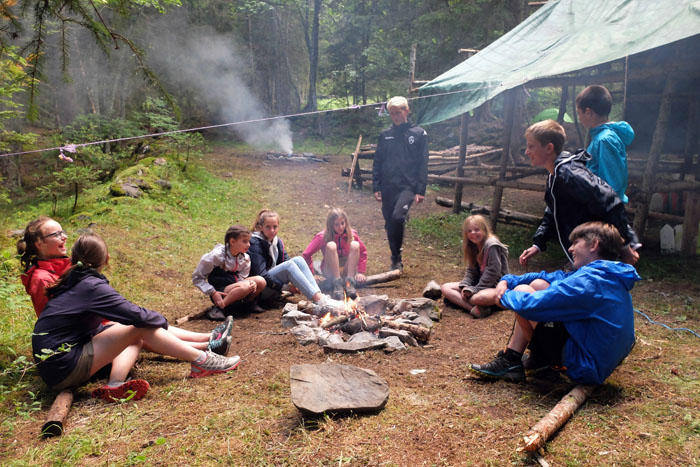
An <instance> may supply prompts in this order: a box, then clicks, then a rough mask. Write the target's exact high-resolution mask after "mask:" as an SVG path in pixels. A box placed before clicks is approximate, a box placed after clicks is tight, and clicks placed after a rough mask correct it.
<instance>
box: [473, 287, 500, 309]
mask: <svg viewBox="0 0 700 467" xmlns="http://www.w3.org/2000/svg"><path fill="white" fill-rule="evenodd" d="M469 303H471V304H472V305H479V306H490V305H497V304H498V297H497V296H496V289H495V288H494V289H484V290H480V291H478V292H477V293H475V294H474V295H472V296H471V298H469Z"/></svg>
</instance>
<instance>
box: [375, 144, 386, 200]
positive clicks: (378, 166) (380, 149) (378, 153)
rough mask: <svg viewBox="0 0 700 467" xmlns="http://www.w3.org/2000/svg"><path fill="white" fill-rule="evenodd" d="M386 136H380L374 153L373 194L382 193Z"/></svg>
mask: <svg viewBox="0 0 700 467" xmlns="http://www.w3.org/2000/svg"><path fill="white" fill-rule="evenodd" d="M382 141H384V134H383V133H381V134H380V135H379V141H378V142H377V149H376V150H375V151H374V161H373V163H372V192H374V193H376V192H378V191H382V183H381V181H382V163H383V162H384V158H385V156H384V144H383V143H382Z"/></svg>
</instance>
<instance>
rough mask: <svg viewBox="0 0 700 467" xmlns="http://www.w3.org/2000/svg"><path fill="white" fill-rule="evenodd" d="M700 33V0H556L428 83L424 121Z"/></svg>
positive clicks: (421, 108) (422, 99) (421, 103)
mask: <svg viewBox="0 0 700 467" xmlns="http://www.w3.org/2000/svg"><path fill="white" fill-rule="evenodd" d="M606 3H607V4H606ZM618 5H619V4H618ZM591 11H595V12H596V15H591V14H590V12H591ZM586 12H588V13H589V14H588V15H585V14H584V13H586ZM673 12H675V14H670V13H673ZM661 13H663V15H661ZM581 17H583V19H581ZM590 18H593V21H595V22H594V23H591V22H590ZM659 18H663V19H664V20H663V21H659ZM564 20H568V21H569V22H567V23H563V22H562V21H564ZM591 27H596V33H597V35H596V36H595V37H591V35H590V33H589V30H590V28H591ZM543 31H546V33H545V32H543ZM552 31H554V33H552ZM648 31H651V32H648ZM697 34H700V1H697V0H656V1H655V3H654V5H653V6H651V7H650V6H649V4H648V3H646V2H643V1H641V0H632V1H629V2H625V3H624V4H623V6H622V8H620V9H614V8H611V6H610V2H606V0H589V1H587V2H582V1H581V0H558V1H552V2H549V3H548V4H547V5H545V6H543V7H542V8H540V9H539V10H537V11H536V12H535V13H533V14H532V15H530V16H529V17H528V18H527V19H526V20H525V21H523V22H522V23H520V24H519V25H518V26H516V27H515V28H513V29H512V30H511V31H509V32H508V33H507V34H505V35H504V36H502V37H501V38H499V39H498V40H496V41H494V42H493V43H492V44H491V45H489V46H488V47H486V48H485V49H483V50H482V51H481V52H479V53H477V54H476V55H474V56H472V57H470V58H469V59H467V60H465V61H463V62H462V63H460V64H459V65H457V66H456V67H454V68H452V69H450V70H448V71H446V72H445V73H443V74H441V75H440V76H438V77H437V78H435V79H434V80H432V81H430V82H429V83H428V84H426V85H424V86H422V87H421V88H420V89H419V90H418V93H419V95H418V97H417V99H416V114H417V115H418V120H417V122H418V124H421V125H429V124H431V123H437V122H440V121H443V120H446V119H449V118H453V117H456V116H458V115H461V114H463V113H464V112H468V111H470V110H472V109H474V108H476V107H478V106H479V105H481V104H483V103H484V102H486V101H488V100H490V99H492V98H494V97H496V96H497V95H499V94H500V93H502V92H503V91H507V90H508V89H512V88H515V87H517V86H520V85H523V84H526V83H528V82H531V81H534V80H539V79H544V78H550V79H556V78H561V77H563V76H566V75H570V74H572V73H573V74H578V73H581V72H583V71H584V70H586V69H590V68H591V67H595V66H598V65H602V64H604V63H610V62H614V61H616V60H619V59H621V58H624V57H625V56H629V55H634V54H637V53H640V52H644V51H647V50H651V49H654V48H657V47H660V46H662V45H666V44H670V43H672V42H676V41H678V40H681V39H685V38H688V37H692V36H694V35H697ZM598 36H600V37H598ZM596 39H597V40H596ZM521 44H524V48H523V47H521ZM611 44H612V45H611ZM572 57H575V58H572ZM581 57H582V58H581Z"/></svg>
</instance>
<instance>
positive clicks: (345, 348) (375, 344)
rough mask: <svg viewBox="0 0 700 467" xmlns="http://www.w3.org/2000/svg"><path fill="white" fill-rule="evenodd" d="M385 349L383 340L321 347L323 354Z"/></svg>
mask: <svg viewBox="0 0 700 467" xmlns="http://www.w3.org/2000/svg"><path fill="white" fill-rule="evenodd" d="M384 347H386V342H384V339H376V340H373V341H370V342H338V343H337V344H328V345H324V346H323V352H324V353H334V352H335V353H355V352H362V351H365V350H376V349H383V348H384Z"/></svg>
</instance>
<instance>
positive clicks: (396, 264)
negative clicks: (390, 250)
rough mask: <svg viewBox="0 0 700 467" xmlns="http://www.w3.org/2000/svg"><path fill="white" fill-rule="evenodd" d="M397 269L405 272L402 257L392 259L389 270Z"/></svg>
mask: <svg viewBox="0 0 700 467" xmlns="http://www.w3.org/2000/svg"><path fill="white" fill-rule="evenodd" d="M396 269H398V270H399V271H401V272H403V263H402V262H401V257H400V256H392V257H391V267H390V268H389V270H390V271H394V270H396Z"/></svg>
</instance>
